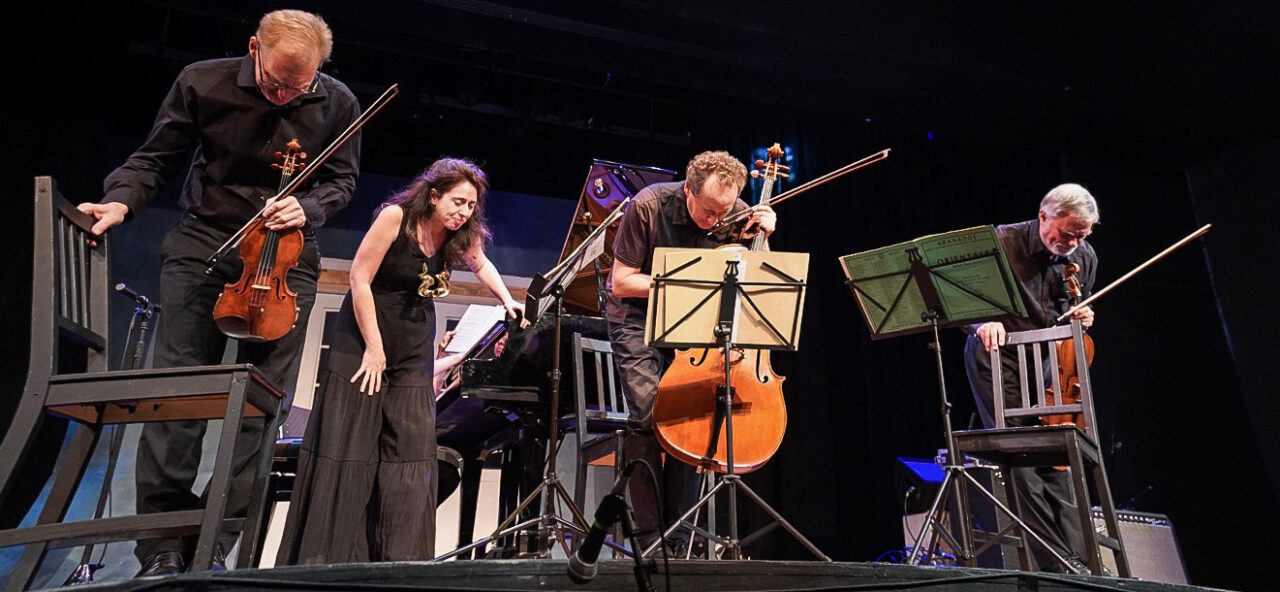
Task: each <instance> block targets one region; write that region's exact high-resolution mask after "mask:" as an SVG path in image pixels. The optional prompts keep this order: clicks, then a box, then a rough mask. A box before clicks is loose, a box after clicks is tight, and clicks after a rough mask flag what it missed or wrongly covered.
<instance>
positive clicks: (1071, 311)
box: [1057, 224, 1213, 323]
mask: <svg viewBox="0 0 1280 592" xmlns="http://www.w3.org/2000/svg"><path fill="white" fill-rule="evenodd" d="M1210 228H1213V225H1212V224H1205V225H1204V226H1201V227H1200V229H1199V230H1196V231H1195V232H1193V233H1191V234H1188V235H1187V236H1185V237H1183V238H1182V240H1180V241H1178V242H1176V243H1173V244H1172V245H1169V248H1167V249H1165V250H1163V251H1160V252H1159V253H1156V255H1155V256H1154V257H1152V258H1150V259H1147V261H1146V262H1145V263H1143V264H1142V265H1139V266H1137V267H1135V268H1133V270H1131V271H1130V272H1129V273H1126V274H1124V275H1122V276H1120V279H1118V280H1116V281H1114V282H1111V283H1110V284H1108V285H1107V287H1105V288H1103V289H1101V290H1098V291H1097V292H1096V293H1094V295H1093V296H1090V297H1088V298H1085V299H1084V300H1081V301H1080V304H1077V305H1075V306H1073V307H1071V308H1070V309H1068V310H1067V312H1064V313H1062V315H1061V316H1059V317H1058V319H1057V322H1059V323H1061V322H1062V321H1063V319H1066V318H1067V317H1069V316H1071V315H1073V314H1075V312H1076V311H1077V310H1080V309H1082V308H1084V307H1086V306H1089V303H1090V302H1093V301H1094V300H1097V299H1098V298H1100V297H1102V295H1103V294H1106V293H1107V292H1110V291H1111V290H1112V289H1114V288H1116V287H1118V286H1119V285H1120V284H1123V283H1124V282H1125V281H1126V280H1128V279H1129V278H1131V277H1133V276H1134V275H1137V273H1138V272H1139V271H1142V270H1144V269H1146V268H1147V267H1149V266H1151V264H1152V263H1155V262H1156V261H1159V260H1161V259H1163V258H1164V257H1165V255H1168V254H1169V253H1172V252H1174V251H1176V250H1178V249H1180V248H1182V247H1183V246H1185V245H1186V244H1187V243H1189V242H1191V241H1193V240H1195V239H1197V238H1199V237H1200V236H1201V235H1203V234H1204V233H1206V232H1209V229H1210Z"/></svg>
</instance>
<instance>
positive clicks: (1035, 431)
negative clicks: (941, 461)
mask: <svg viewBox="0 0 1280 592" xmlns="http://www.w3.org/2000/svg"><path fill="white" fill-rule="evenodd" d="M1083 335H1084V333H1083V329H1082V328H1081V326H1080V322H1079V321H1073V322H1072V323H1071V324H1070V325H1063V326H1060V327H1053V328H1050V329H1039V330H1034V331H1021V332H1016V333H1010V334H1009V338H1008V341H1007V343H1006V344H1005V346H1004V347H1003V348H997V349H994V350H992V351H991V354H990V355H991V368H992V386H993V389H992V392H994V393H995V396H994V403H995V413H994V416H995V422H996V427H995V428H993V429H984V430H966V431H957V432H955V438H956V445H957V448H958V449H959V450H958V452H959V453H960V454H961V455H966V456H970V457H973V458H977V459H982V460H985V461H988V462H991V463H994V464H997V465H1001V466H1004V467H1011V468H1014V467H1052V466H1066V467H1070V471H1071V486H1072V491H1073V492H1074V494H1075V498H1076V506H1077V508H1079V520H1080V527H1081V531H1082V533H1083V534H1084V540H1085V546H1086V554H1087V557H1084V558H1082V559H1083V560H1085V561H1086V562H1087V563H1088V566H1089V569H1090V570H1091V571H1092V572H1093V573H1094V574H1095V575H1102V574H1103V573H1104V572H1103V568H1102V557H1101V554H1100V551H1101V548H1103V547H1106V548H1108V549H1111V551H1112V552H1113V553H1114V554H1115V559H1116V566H1117V571H1118V572H1119V575H1120V576H1121V577H1129V575H1130V571H1129V562H1128V559H1127V556H1126V554H1125V551H1124V543H1123V541H1122V540H1121V536H1120V528H1119V524H1118V522H1117V521H1116V510H1115V504H1114V502H1113V501H1112V498H1111V488H1110V486H1109V485H1108V483H1107V472H1106V468H1105V467H1104V466H1103V459H1102V451H1101V449H1100V447H1099V446H1098V442H1099V438H1098V427H1097V426H1098V422H1097V419H1096V418H1095V417H1094V412H1093V388H1092V384H1091V383H1090V380H1089V369H1088V367H1087V366H1084V365H1083V364H1081V365H1080V367H1079V368H1078V369H1077V373H1078V375H1079V377H1080V400H1079V402H1077V403H1073V404H1064V403H1063V402H1061V400H1056V401H1047V400H1046V397H1045V388H1046V386H1048V385H1046V378H1045V377H1046V376H1049V377H1050V379H1049V383H1050V385H1051V386H1052V387H1053V392H1055V393H1062V392H1063V390H1062V388H1063V386H1062V385H1061V384H1059V382H1060V381H1059V377H1058V367H1059V359H1058V353H1057V344H1058V343H1060V342H1062V341H1063V340H1066V339H1073V340H1074V348H1075V355H1076V359H1077V360H1084V359H1085V352H1084V340H1083ZM1009 348H1013V357H1014V358H1015V359H1016V361H1017V372H1018V376H1019V384H1018V385H1016V386H1017V388H1018V392H1019V394H1020V397H1019V404H1018V405H1017V406H1014V407H1009V406H1007V404H1006V401H1005V397H1004V396H1003V393H1004V392H1005V388H1006V387H1005V385H1004V380H1003V377H1002V375H1001V371H1000V369H1001V363H1002V360H1001V357H1002V352H1001V349H1006V350H1007V349H1009ZM1005 358H1006V360H1005V361H1006V362H1007V361H1008V359H1009V356H1007V355H1006V356H1005ZM1077 413H1078V414H1081V415H1082V416H1083V418H1084V425H1075V424H1059V425H1028V426H1025V427H1011V423H1012V424H1025V423H1027V422H1028V421H1032V422H1034V421H1035V420H1037V419H1040V418H1043V417H1044V416H1047V415H1060V414H1077ZM1011 420H1012V421H1011ZM1004 482H1005V494H1006V499H1007V500H1008V501H1009V502H1010V505H1011V507H1012V508H1013V510H1014V511H1015V512H1019V514H1020V509H1019V504H1018V500H1017V496H1016V495H1015V492H1014V485H1013V479H1012V478H1006V479H1005V480H1004ZM1090 485H1092V486H1093V489H1094V492H1095V493H1096V495H1097V499H1098V502H1099V503H1098V505H1099V506H1100V508H1101V510H1102V515H1103V519H1104V526H1105V528H1104V529H1103V530H1104V531H1105V532H1103V531H1099V530H1097V529H1095V527H1094V523H1093V518H1092V516H1091V511H1090V503H1089V500H1090V495H1089V486H1090ZM965 497H966V496H963V495H962V500H961V503H962V504H963V505H965V506H966V507H965V508H963V509H962V511H968V508H967V500H966V499H965ZM970 524H971V526H972V522H970ZM1013 528H1016V525H1014V526H1013ZM1006 530H1007V529H1006ZM1017 530H1021V529H1017ZM1019 535H1020V536H1019V537H1017V538H1014V539H1013V540H1014V541H1017V543H1016V544H1017V546H1018V547H1019V557H1020V561H1021V564H1022V568H1023V569H1024V570H1030V569H1031V565H1030V563H1031V559H1030V554H1029V549H1030V545H1031V542H1030V540H1029V537H1028V536H1027V533H1025V532H1020V533H1019ZM968 536H970V537H973V538H976V539H979V540H984V541H991V542H997V543H1000V544H1004V543H1007V542H1009V541H1010V537H1007V536H1004V532H1000V533H994V532H982V531H973V532H970V533H968ZM973 538H971V539H970V540H973Z"/></svg>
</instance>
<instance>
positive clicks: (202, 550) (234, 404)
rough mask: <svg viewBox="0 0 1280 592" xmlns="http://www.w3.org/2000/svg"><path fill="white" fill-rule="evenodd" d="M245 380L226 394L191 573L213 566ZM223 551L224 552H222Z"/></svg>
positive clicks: (238, 431)
mask: <svg viewBox="0 0 1280 592" xmlns="http://www.w3.org/2000/svg"><path fill="white" fill-rule="evenodd" d="M246 382H247V379H246V380H238V381H236V383H235V386H234V387H232V389H231V392H229V393H228V394H227V410H226V414H225V415H224V416H223V418H222V434H221V435H220V436H219V437H218V451H217V453H216V456H214V463H213V475H212V476H211V477H210V478H209V495H208V496H207V497H208V500H207V501H206V502H205V507H204V517H203V519H202V520H201V522H200V536H199V538H197V539H196V551H195V555H194V556H193V557H192V558H191V565H190V566H189V567H188V569H191V570H207V569H209V567H210V566H211V565H212V564H213V547H214V545H216V544H217V543H218V533H219V532H221V531H222V521H223V519H224V518H225V514H226V509H227V497H228V496H229V495H230V493H231V471H232V470H233V468H234V467H233V465H234V464H235V462H234V460H233V459H234V456H235V444H236V438H237V436H239V434H240V424H241V422H243V421H244V420H243V418H244V406H245V391H246ZM225 551H226V550H225V549H224V552H225Z"/></svg>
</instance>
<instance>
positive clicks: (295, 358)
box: [134, 214, 320, 561]
mask: <svg viewBox="0 0 1280 592" xmlns="http://www.w3.org/2000/svg"><path fill="white" fill-rule="evenodd" d="M229 235H230V233H229V232H227V231H226V230H223V229H217V228H214V227H212V226H210V225H208V224H206V223H204V222H203V221H201V220H199V219H197V218H195V217H194V216H191V215H189V214H188V215H186V216H183V218H182V219H181V220H180V221H179V222H178V225H177V226H176V227H174V228H173V230H171V231H170V232H169V233H168V234H167V235H166V236H165V238H164V242H163V243H162V244H161V246H160V257H161V267H160V302H161V305H162V312H161V316H160V320H159V323H158V324H157V328H156V340H155V365H156V367H157V368H175V367H185V366H201V365H211V364H220V363H221V362H222V353H223V350H224V349H225V348H226V343H227V337H226V336H225V335H223V334H222V332H220V331H219V330H218V328H217V326H216V325H215V324H214V322H213V306H214V303H216V302H217V300H218V295H219V294H221V293H222V289H223V286H224V285H225V284H227V283H233V282H235V281H236V280H238V279H239V278H240V271H241V269H242V267H243V265H242V264H241V262H240V259H239V257H238V256H236V257H232V256H228V257H225V258H224V259H223V260H222V261H221V262H220V263H219V264H218V266H217V267H215V268H214V270H213V271H212V272H211V273H205V269H206V268H207V265H206V264H205V259H206V258H207V257H209V256H210V255H212V254H213V253H214V251H216V250H217V248H218V247H219V246H221V245H222V243H223V242H224V241H226V239H227V237H228V236H229ZM319 277H320V253H319V250H318V249H317V247H316V242H315V240H314V237H308V238H307V240H306V243H305V246H304V248H303V250H302V253H301V255H300V256H299V257H298V266H297V267H295V268H294V269H293V270H291V271H290V272H289V277H288V282H289V288H290V289H292V290H293V291H294V292H296V293H297V294H298V309H299V310H298V321H297V324H296V325H295V326H294V328H293V330H291V331H289V333H288V334H286V335H285V336H284V337H281V338H280V339H277V340H275V341H269V342H265V343H248V342H242V343H239V344H238V345H239V347H238V350H239V351H238V353H237V356H236V359H237V362H238V363H251V364H253V365H255V366H256V367H257V368H258V369H259V370H260V371H261V372H262V373H263V375H264V376H266V377H267V379H269V380H271V382H272V383H274V384H275V385H276V386H278V387H280V388H281V389H284V391H285V393H286V399H285V405H284V408H285V410H287V409H288V407H289V404H290V403H292V400H293V390H294V385H295V383H296V382H297V377H298V363H299V361H300V360H301V354H302V344H303V340H304V338H305V335H306V326H307V318H308V317H309V316H310V314H311V307H312V305H314V304H315V300H316V282H317V280H318V279H319ZM281 421H282V419H281ZM207 427H208V423H207V422H204V421H170V422H157V423H148V424H146V425H145V427H143V430H142V438H141V440H140V441H139V442H138V458H137V466H136V484H137V496H138V499H137V511H138V513H139V514H148V513H153V512H168V511H178V510H190V509H196V508H200V507H202V506H203V501H202V498H203V497H204V496H203V495H197V494H196V493H195V491H194V487H195V480H196V473H197V471H198V470H199V467H200V457H201V454H202V443H203V440H204V434H205V430H206V428H207ZM265 429H272V430H274V429H275V425H272V426H265V425H264V422H263V420H262V419H261V418H258V419H247V420H245V422H244V424H243V426H242V428H241V430H240V434H241V438H240V439H239V441H238V442H237V445H236V447H235V453H234V455H233V457H234V458H233V463H234V466H233V467H232V472H231V486H232V489H231V493H230V495H229V496H228V498H227V510H228V512H229V513H233V514H234V515H236V516H244V515H245V511H246V509H247V508H248V505H249V499H248V498H249V488H250V486H251V484H252V483H253V479H254V477H255V476H256V472H257V467H258V465H259V462H258V461H259V459H258V450H259V449H260V448H261V443H262V438H263V437H264V435H263V430H265ZM253 536H256V533H254V534H253ZM235 539H236V535H234V534H227V533H224V534H222V535H219V543H221V545H222V547H223V550H224V551H226V552H230V550H231V547H232V545H234V543H235ZM192 544H194V540H188V541H183V540H182V539H179V538H172V539H146V540H140V541H138V544H137V547H136V548H135V550H134V553H135V554H136V555H137V556H138V559H139V560H142V561H145V560H146V558H147V557H149V556H151V555H153V554H155V553H158V552H160V551H179V552H183V553H186V554H189V551H190V547H191V545H192Z"/></svg>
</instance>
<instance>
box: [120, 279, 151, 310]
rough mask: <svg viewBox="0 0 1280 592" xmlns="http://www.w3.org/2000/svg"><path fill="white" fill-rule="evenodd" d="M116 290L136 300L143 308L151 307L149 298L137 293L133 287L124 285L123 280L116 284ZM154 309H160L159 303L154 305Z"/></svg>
mask: <svg viewBox="0 0 1280 592" xmlns="http://www.w3.org/2000/svg"><path fill="white" fill-rule="evenodd" d="M116 291H117V292H119V293H121V294H124V295H125V296H127V297H129V298H131V299H133V301H134V302H137V303H138V305H139V306H141V307H143V308H149V307H151V299H150V298H147V297H146V296H143V295H142V294H139V293H137V292H136V291H134V289H133V288H130V287H129V286H128V285H126V284H125V283H124V282H120V283H118V284H116ZM155 309H156V310H160V305H159V304H157V305H155Z"/></svg>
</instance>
